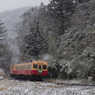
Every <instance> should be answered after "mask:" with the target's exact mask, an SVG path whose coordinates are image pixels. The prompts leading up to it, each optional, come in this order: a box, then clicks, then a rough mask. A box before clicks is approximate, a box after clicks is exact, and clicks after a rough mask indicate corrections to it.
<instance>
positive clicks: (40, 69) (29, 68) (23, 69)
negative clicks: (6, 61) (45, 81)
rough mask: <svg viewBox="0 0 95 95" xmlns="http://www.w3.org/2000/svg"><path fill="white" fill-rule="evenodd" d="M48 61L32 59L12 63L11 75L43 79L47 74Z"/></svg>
mask: <svg viewBox="0 0 95 95" xmlns="http://www.w3.org/2000/svg"><path fill="white" fill-rule="evenodd" d="M47 66H48V63H47V62H45V61H32V62H30V63H20V64H12V65H10V76H11V77H19V76H20V77H21V76H24V77H31V78H35V77H36V78H38V79H42V78H43V77H45V76H47Z"/></svg>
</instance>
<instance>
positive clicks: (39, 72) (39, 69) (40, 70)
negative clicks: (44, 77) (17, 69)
mask: <svg viewBox="0 0 95 95" xmlns="http://www.w3.org/2000/svg"><path fill="white" fill-rule="evenodd" d="M37 72H38V74H41V73H42V64H38V70H37Z"/></svg>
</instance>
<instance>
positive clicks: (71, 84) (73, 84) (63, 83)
mask: <svg viewBox="0 0 95 95" xmlns="http://www.w3.org/2000/svg"><path fill="white" fill-rule="evenodd" d="M9 79H10V80H18V81H31V80H29V79H14V78H11V77H10V78H9ZM33 82H44V83H52V84H57V85H65V86H91V87H92V86H93V87H95V84H81V83H78V84H77V83H65V82H62V83H60V82H48V81H47V80H43V81H37V80H33Z"/></svg>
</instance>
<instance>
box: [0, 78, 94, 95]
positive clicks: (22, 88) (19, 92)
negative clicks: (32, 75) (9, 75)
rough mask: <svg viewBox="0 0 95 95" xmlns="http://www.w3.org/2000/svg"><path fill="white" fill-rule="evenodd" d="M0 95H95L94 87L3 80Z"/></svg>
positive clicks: (0, 84) (0, 83)
mask: <svg viewBox="0 0 95 95" xmlns="http://www.w3.org/2000/svg"><path fill="white" fill-rule="evenodd" d="M0 95H95V87H94V86H68V85H57V84H54V83H45V82H32V81H18V80H8V79H5V80H1V81H0Z"/></svg>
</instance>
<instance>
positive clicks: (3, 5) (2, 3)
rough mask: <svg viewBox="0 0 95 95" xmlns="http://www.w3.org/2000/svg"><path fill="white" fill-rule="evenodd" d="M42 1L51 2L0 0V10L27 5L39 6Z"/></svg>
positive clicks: (40, 0)
mask: <svg viewBox="0 0 95 95" xmlns="http://www.w3.org/2000/svg"><path fill="white" fill-rule="evenodd" d="M41 2H43V3H44V4H45V5H46V4H48V3H49V0H0V12H3V11H6V10H12V9H16V8H21V7H25V6H30V7H32V6H33V7H34V6H39V5H40V4H41Z"/></svg>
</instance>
